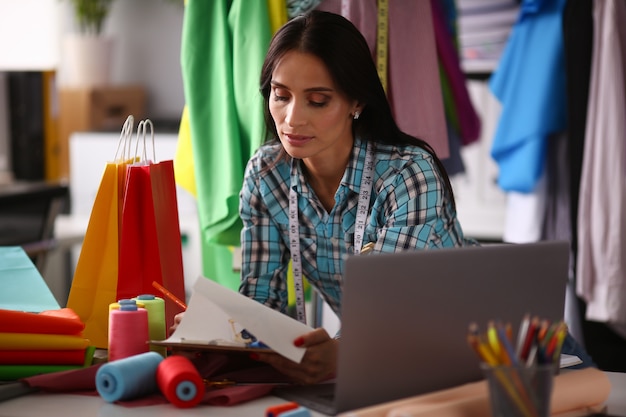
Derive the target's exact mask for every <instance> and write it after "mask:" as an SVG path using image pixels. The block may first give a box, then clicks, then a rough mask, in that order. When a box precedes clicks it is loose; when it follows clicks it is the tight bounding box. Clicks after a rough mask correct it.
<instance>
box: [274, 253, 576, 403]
mask: <svg viewBox="0 0 626 417" xmlns="http://www.w3.org/2000/svg"><path fill="white" fill-rule="evenodd" d="M568 259H569V244H568V243H567V242H565V241H544V242H538V243H530V244H494V245H487V246H480V247H465V248H457V249H439V250H422V251H412V252H401V253H395V254H377V255H367V256H354V257H349V258H348V259H347V260H346V268H345V282H344V295H343V312H342V330H341V342H340V348H339V357H338V369H337V378H336V379H335V383H334V384H321V385H316V386H302V387H287V388H281V389H279V390H278V391H277V392H276V395H278V396H280V397H282V398H284V399H287V400H290V401H297V402H299V403H300V404H301V405H304V406H307V407H309V408H311V409H313V410H316V411H319V412H321V413H324V414H328V415H335V414H338V413H340V412H344V411H348V410H354V409H357V408H362V407H367V406H370V405H374V404H378V403H382V402H387V401H392V400H396V399H400V398H404V397H409V396H413V395H418V394H422V393H426V392H430V391H435V390H439V389H445V388H449V387H453V386H455V385H459V384H463V383H467V382H472V381H476V380H479V379H481V378H482V374H481V371H480V368H479V366H478V363H479V362H478V359H477V357H476V355H475V353H474V352H473V351H472V350H471V349H470V347H469V346H468V344H467V339H466V337H467V331H468V326H469V323H470V322H476V323H477V324H478V325H479V326H480V327H481V328H482V329H485V327H486V326H487V323H488V322H489V321H490V320H493V319H496V320H502V321H503V322H510V323H511V324H512V326H513V329H514V331H515V332H516V331H517V327H518V325H519V323H520V322H521V320H522V318H523V316H524V314H526V313H530V314H532V315H537V316H540V317H542V318H547V319H550V320H562V319H563V315H564V304H565V291H566V285H567V277H568ZM515 334H516V333H515Z"/></svg>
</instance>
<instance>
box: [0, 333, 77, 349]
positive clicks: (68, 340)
mask: <svg viewBox="0 0 626 417" xmlns="http://www.w3.org/2000/svg"><path fill="white" fill-rule="evenodd" d="M88 345H89V340H88V339H85V338H83V337H81V336H68V335H57V334H35V333H0V350H73V349H85V348H87V346H88Z"/></svg>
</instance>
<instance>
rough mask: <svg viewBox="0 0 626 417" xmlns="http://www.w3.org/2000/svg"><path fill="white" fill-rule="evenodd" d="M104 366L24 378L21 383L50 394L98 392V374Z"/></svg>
mask: <svg viewBox="0 0 626 417" xmlns="http://www.w3.org/2000/svg"><path fill="white" fill-rule="evenodd" d="M100 366H102V364H98V365H93V366H89V367H86V368H80V369H74V370H71V371H63V372H53V373H50V374H42V375H37V376H31V377H29V378H24V379H22V380H21V382H23V383H25V384H27V385H28V386H30V387H32V388H39V389H41V390H42V391H48V392H74V391H93V392H94V393H96V395H97V391H96V372H98V368H100Z"/></svg>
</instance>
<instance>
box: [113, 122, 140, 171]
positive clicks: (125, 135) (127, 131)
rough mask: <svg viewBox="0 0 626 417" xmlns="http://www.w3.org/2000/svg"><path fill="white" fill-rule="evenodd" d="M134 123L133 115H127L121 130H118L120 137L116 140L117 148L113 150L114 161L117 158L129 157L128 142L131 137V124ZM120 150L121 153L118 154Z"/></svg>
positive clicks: (124, 158) (117, 159) (125, 158)
mask: <svg viewBox="0 0 626 417" xmlns="http://www.w3.org/2000/svg"><path fill="white" fill-rule="evenodd" d="M134 123H135V118H134V117H133V115H132V114H131V115H129V116H128V117H127V118H126V121H125V122H124V125H123V126H122V131H121V132H120V139H119V140H118V142H117V150H116V151H115V159H114V160H115V161H119V160H127V159H129V158H130V142H131V140H132V137H133V125H134ZM120 151H121V155H120Z"/></svg>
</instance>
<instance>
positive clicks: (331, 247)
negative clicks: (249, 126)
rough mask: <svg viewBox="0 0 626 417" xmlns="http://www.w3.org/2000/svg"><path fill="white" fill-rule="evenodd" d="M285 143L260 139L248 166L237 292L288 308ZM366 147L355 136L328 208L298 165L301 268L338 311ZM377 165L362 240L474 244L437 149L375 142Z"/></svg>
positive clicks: (419, 245) (398, 244) (378, 246)
mask: <svg viewBox="0 0 626 417" xmlns="http://www.w3.org/2000/svg"><path fill="white" fill-rule="evenodd" d="M280 149H281V145H280V144H274V145H264V146H262V147H261V148H260V149H259V150H258V151H257V152H256V153H255V155H254V156H253V157H252V158H251V159H250V161H249V162H248V165H247V168H246V173H245V178H244V185H243V188H242V191H241V195H240V216H241V219H242V221H243V226H244V227H243V230H242V232H241V246H242V282H241V286H240V288H239V291H240V292H241V293H243V294H246V295H247V296H249V297H252V298H254V299H255V300H257V301H259V302H261V303H264V304H265V305H267V306H269V307H271V308H274V309H277V310H280V311H282V312H285V311H286V309H287V267H288V264H289V260H290V252H289V184H290V183H291V182H292V181H291V175H292V174H291V167H290V163H289V162H288V161H285V160H281V161H279V162H276V160H277V158H278V155H279V152H280ZM365 153H366V143H365V142H362V141H360V140H358V139H357V140H356V141H355V146H354V150H353V152H352V156H351V158H350V161H349V163H348V166H347V168H346V171H345V173H344V175H343V178H342V180H341V184H340V186H339V189H338V190H337V193H336V194H335V206H334V207H333V209H332V211H331V212H330V213H328V212H327V211H326V210H325V209H324V207H323V206H322V204H321V202H320V201H319V200H318V198H317V196H316V195H315V192H314V191H313V189H312V188H310V187H309V185H308V184H307V182H306V180H305V177H304V175H303V172H302V168H301V166H300V164H296V166H297V174H296V175H297V176H298V178H297V181H296V182H295V183H297V184H298V185H297V186H296V192H297V196H298V215H299V226H300V250H301V258H302V270H303V275H304V276H305V277H306V278H307V280H308V281H309V282H310V283H311V285H313V286H314V287H316V288H317V289H318V291H319V292H320V294H321V296H322V297H323V299H324V300H325V301H326V302H327V303H328V304H329V306H330V307H331V308H332V309H333V311H334V312H335V313H336V314H337V315H338V316H339V317H341V315H340V313H341V312H340V310H341V294H342V283H343V278H342V277H343V271H344V256H345V255H346V254H350V253H353V251H354V226H355V218H356V212H357V204H358V199H359V191H360V184H361V175H362V172H363V166H364V164H365ZM272 164H274V166H271V165H272ZM374 171H375V172H374V182H373V190H372V196H371V199H370V212H369V213H370V214H369V218H368V221H367V226H366V229H365V235H364V239H363V245H365V244H367V243H368V242H374V243H375V247H374V252H376V251H378V252H397V251H402V250H412V249H429V248H442V247H453V246H463V245H465V244H466V243H468V242H467V241H466V240H465V239H464V237H463V232H462V230H461V226H460V224H459V222H458V221H457V217H456V212H455V210H454V207H453V205H452V201H451V200H450V195H449V193H448V192H446V191H445V187H444V181H443V179H442V177H441V175H440V173H439V171H438V169H437V167H436V165H435V163H434V161H433V157H432V156H431V154H429V153H428V152H427V151H425V150H423V149H421V148H419V147H415V146H392V145H384V144H376V146H375V170H374Z"/></svg>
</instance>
